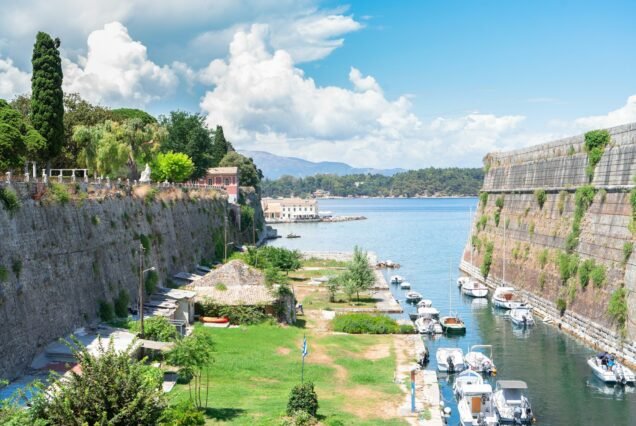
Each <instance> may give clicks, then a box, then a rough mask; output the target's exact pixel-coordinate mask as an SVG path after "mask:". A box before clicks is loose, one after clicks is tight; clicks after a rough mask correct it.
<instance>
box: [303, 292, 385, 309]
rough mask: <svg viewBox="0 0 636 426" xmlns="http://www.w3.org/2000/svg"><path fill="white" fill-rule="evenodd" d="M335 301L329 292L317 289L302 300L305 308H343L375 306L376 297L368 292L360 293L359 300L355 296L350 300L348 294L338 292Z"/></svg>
mask: <svg viewBox="0 0 636 426" xmlns="http://www.w3.org/2000/svg"><path fill="white" fill-rule="evenodd" d="M334 300H336V301H335V302H330V301H329V293H327V292H326V291H316V292H314V293H310V294H308V295H307V296H305V297H304V298H303V300H302V304H303V307H304V308H305V309H331V310H337V309H343V308H375V304H376V299H374V298H372V297H369V296H368V295H366V294H364V293H363V294H361V295H360V300H357V299H356V298H355V296H354V298H353V300H352V301H351V302H349V299H348V298H347V295H346V294H344V293H342V292H338V293H336V297H335V298H334Z"/></svg>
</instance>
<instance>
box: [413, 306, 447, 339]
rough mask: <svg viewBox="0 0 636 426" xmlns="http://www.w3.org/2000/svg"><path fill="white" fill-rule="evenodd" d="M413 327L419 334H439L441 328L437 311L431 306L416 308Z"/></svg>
mask: <svg viewBox="0 0 636 426" xmlns="http://www.w3.org/2000/svg"><path fill="white" fill-rule="evenodd" d="M415 328H416V329H417V331H418V332H419V333H421V334H441V333H442V332H443V330H442V326H441V325H440V323H439V311H438V310H437V309H435V308H433V307H427V308H418V309H417V319H416V320H415Z"/></svg>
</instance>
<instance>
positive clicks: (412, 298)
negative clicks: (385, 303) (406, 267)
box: [406, 291, 422, 303]
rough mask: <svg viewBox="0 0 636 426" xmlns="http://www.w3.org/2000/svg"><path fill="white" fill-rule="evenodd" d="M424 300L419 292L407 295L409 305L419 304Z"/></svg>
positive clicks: (411, 292) (410, 292)
mask: <svg viewBox="0 0 636 426" xmlns="http://www.w3.org/2000/svg"><path fill="white" fill-rule="evenodd" d="M420 300H422V295H421V294H419V293H418V292H417V291H409V292H408V293H406V301H407V302H409V303H417V302H419V301H420Z"/></svg>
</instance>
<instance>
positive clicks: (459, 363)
mask: <svg viewBox="0 0 636 426" xmlns="http://www.w3.org/2000/svg"><path fill="white" fill-rule="evenodd" d="M435 358H436V359H437V369H438V370H439V371H445V372H447V373H459V372H460V371H462V370H464V368H465V366H464V351H462V350H461V349H460V348H439V349H438V350H437V353H436V354H435Z"/></svg>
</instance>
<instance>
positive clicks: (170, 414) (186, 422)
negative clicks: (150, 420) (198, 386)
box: [159, 401, 205, 426]
mask: <svg viewBox="0 0 636 426" xmlns="http://www.w3.org/2000/svg"><path fill="white" fill-rule="evenodd" d="M159 425H160V426H202V425H205V416H204V415H203V412H202V411H201V410H199V409H198V408H197V407H196V406H195V405H194V403H192V401H182V402H180V403H178V404H176V405H171V406H169V407H168V408H166V409H165V410H164V411H163V414H162V415H161V419H160V422H159Z"/></svg>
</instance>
